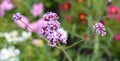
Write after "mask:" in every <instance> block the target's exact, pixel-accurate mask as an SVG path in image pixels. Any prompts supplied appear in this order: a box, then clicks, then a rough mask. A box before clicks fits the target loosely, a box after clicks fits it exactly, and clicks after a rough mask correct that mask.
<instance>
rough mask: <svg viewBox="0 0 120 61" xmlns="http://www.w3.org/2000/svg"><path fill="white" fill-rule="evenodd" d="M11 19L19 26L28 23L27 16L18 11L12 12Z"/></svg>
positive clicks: (21, 26)
mask: <svg viewBox="0 0 120 61" xmlns="http://www.w3.org/2000/svg"><path fill="white" fill-rule="evenodd" d="M12 19H13V21H14V22H15V24H17V25H18V26H19V27H20V28H25V27H27V24H29V20H28V18H27V17H25V16H23V15H21V14H20V13H15V14H13V16H12Z"/></svg>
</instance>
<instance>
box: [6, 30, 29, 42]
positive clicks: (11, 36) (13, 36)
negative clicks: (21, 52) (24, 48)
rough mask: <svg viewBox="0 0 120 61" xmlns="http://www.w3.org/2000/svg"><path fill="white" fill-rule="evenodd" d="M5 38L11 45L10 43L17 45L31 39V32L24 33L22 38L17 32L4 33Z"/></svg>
mask: <svg viewBox="0 0 120 61" xmlns="http://www.w3.org/2000/svg"><path fill="white" fill-rule="evenodd" d="M4 37H5V39H6V40H7V41H8V42H9V43H10V42H13V43H17V42H23V41H25V40H26V39H28V38H30V37H31V32H26V31H23V32H22V35H21V36H18V32H17V31H16V30H14V31H12V32H10V33H8V32H5V33H4Z"/></svg>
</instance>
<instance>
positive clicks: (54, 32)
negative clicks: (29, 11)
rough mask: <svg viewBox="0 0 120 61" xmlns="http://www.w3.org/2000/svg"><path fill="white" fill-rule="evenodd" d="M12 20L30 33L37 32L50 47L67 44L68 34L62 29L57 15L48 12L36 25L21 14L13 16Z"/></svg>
mask: <svg viewBox="0 0 120 61" xmlns="http://www.w3.org/2000/svg"><path fill="white" fill-rule="evenodd" d="M12 19H13V20H14V22H15V23H16V24H18V25H23V24H24V26H21V27H25V28H27V30H28V31H30V32H33V30H34V32H37V33H38V34H39V35H40V36H41V37H42V38H45V39H46V40H47V42H48V45H49V46H52V47H54V46H56V43H57V42H61V43H64V44H66V43H67V42H66V41H67V32H66V31H64V30H63V29H62V28H61V27H60V23H59V21H58V19H59V17H58V16H57V14H56V13H52V12H47V13H45V14H44V15H43V17H42V18H41V19H39V20H38V21H36V22H34V23H29V22H28V20H27V21H26V20H25V19H24V18H23V16H22V15H21V14H20V13H15V14H13V17H12Z"/></svg>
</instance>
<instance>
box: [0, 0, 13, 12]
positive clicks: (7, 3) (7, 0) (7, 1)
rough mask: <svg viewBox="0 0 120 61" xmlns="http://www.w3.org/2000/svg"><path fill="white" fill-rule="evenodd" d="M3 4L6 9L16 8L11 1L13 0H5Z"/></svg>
mask: <svg viewBox="0 0 120 61" xmlns="http://www.w3.org/2000/svg"><path fill="white" fill-rule="evenodd" d="M2 6H3V7H4V9H5V10H11V9H13V8H14V5H13V4H12V3H11V0H3V2H2Z"/></svg>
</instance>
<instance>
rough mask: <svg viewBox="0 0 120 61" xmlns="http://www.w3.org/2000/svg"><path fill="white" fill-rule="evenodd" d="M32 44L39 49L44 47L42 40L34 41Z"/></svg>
mask: <svg viewBox="0 0 120 61" xmlns="http://www.w3.org/2000/svg"><path fill="white" fill-rule="evenodd" d="M32 44H33V45H34V46H37V47H42V46H43V40H41V39H33V40H32Z"/></svg>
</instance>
